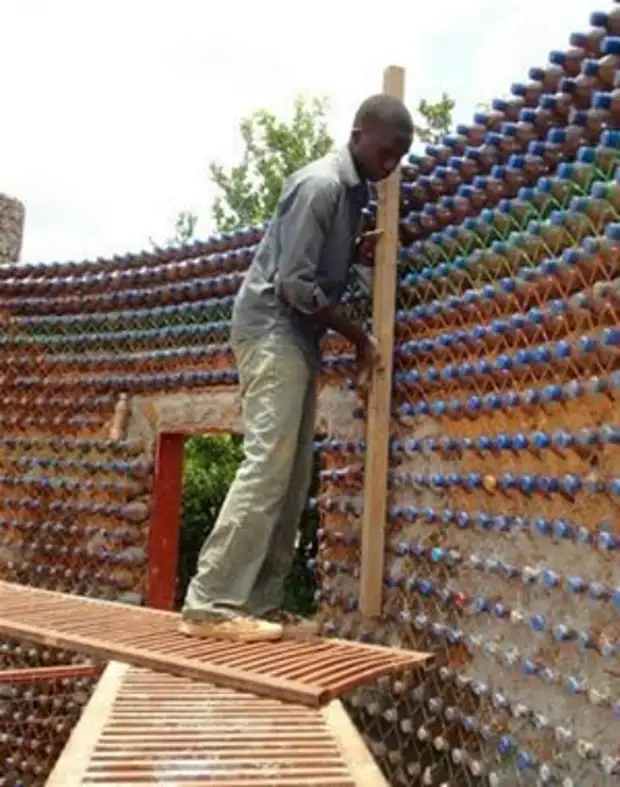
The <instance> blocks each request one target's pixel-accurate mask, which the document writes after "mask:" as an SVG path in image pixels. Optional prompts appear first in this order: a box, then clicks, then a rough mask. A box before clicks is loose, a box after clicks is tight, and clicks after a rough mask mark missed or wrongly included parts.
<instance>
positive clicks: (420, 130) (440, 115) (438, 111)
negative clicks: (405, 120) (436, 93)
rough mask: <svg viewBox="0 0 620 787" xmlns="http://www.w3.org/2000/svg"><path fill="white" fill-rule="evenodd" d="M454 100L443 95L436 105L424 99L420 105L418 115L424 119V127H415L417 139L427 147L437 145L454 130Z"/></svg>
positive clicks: (445, 94)
mask: <svg viewBox="0 0 620 787" xmlns="http://www.w3.org/2000/svg"><path fill="white" fill-rule="evenodd" d="M454 106H455V104H454V100H453V99H451V98H450V97H449V96H448V94H447V93H443V94H442V96H441V98H440V99H439V101H436V102H435V103H434V104H431V103H429V102H428V101H425V100H424V99H422V101H420V103H419V104H418V113H419V114H420V115H422V117H423V118H424V125H423V126H420V125H417V124H416V125H415V137H416V140H418V141H419V142H423V143H424V144H425V145H428V144H431V145H433V144H434V145H436V144H438V143H439V142H441V138H442V137H443V136H444V135H445V134H448V133H449V132H450V130H451V129H452V112H453V110H454Z"/></svg>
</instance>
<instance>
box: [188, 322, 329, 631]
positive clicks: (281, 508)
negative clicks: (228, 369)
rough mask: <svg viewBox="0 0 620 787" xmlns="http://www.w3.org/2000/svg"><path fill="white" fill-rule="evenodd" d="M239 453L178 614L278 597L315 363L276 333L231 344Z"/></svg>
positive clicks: (308, 468) (300, 489)
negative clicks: (238, 407) (236, 389)
mask: <svg viewBox="0 0 620 787" xmlns="http://www.w3.org/2000/svg"><path fill="white" fill-rule="evenodd" d="M234 353H235V358H236V361H237V369H238V373H239V386H240V392H241V406H242V420H243V426H244V433H245V438H244V451H245V459H244V460H243V462H242V463H241V465H240V467H239V470H238V472H237V475H236V476H235V479H234V481H233V483H232V484H231V487H230V489H229V491H228V495H227V497H226V500H225V501H224V504H223V506H222V509H221V511H220V514H219V517H218V519H217V522H216V524H215V526H214V528H213V530H212V532H211V534H210V535H209V536H208V538H207V539H206V541H205V543H204V545H203V547H202V549H201V552H200V556H199V558H198V567H197V571H196V574H195V576H194V577H193V579H192V581H191V583H190V585H189V588H188V591H187V595H186V597H185V604H184V607H183V616H184V617H186V618H191V619H198V620H220V619H223V618H227V617H234V616H235V615H237V614H239V613H244V614H250V615H254V616H257V617H259V616H262V615H264V614H265V613H267V612H271V611H273V610H276V609H278V608H279V607H280V606H281V603H282V597H283V585H284V580H285V579H286V576H287V574H288V572H289V570H290V568H291V564H292V560H293V556H294V552H295V542H296V537H297V530H298V526H299V520H300V517H301V514H302V511H303V509H304V506H305V503H306V499H307V495H308V490H309V487H310V483H311V480H312V467H313V439H314V421H315V412H316V371H315V369H314V368H313V367H312V364H311V362H310V361H309V360H308V359H307V358H306V356H305V354H304V352H303V351H302V350H301V349H300V348H299V347H297V345H295V344H294V343H293V342H292V341H290V340H287V339H286V338H283V337H281V336H277V337H276V336H265V337H264V338H262V339H259V340H256V341H252V342H244V343H243V344H239V345H237V346H236V347H234Z"/></svg>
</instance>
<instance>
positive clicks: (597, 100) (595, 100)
mask: <svg viewBox="0 0 620 787" xmlns="http://www.w3.org/2000/svg"><path fill="white" fill-rule="evenodd" d="M611 103H612V99H611V94H610V93H603V92H599V93H595V94H594V95H593V96H592V107H593V108H594V109H611Z"/></svg>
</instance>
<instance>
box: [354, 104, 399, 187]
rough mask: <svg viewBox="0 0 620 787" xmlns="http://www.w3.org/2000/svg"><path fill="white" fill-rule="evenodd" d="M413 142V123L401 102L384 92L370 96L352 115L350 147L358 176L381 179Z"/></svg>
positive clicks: (390, 170) (374, 179)
mask: <svg viewBox="0 0 620 787" xmlns="http://www.w3.org/2000/svg"><path fill="white" fill-rule="evenodd" d="M412 141H413V120H412V119H411V115H410V114H409V110H408V109H407V107H406V106H405V105H404V104H403V102H402V101H400V99H398V98H394V97H393V96H388V95H387V94H385V93H379V94H378V95H376V96H370V98H367V99H366V101H364V103H363V104H362V105H361V106H360V108H359V109H358V110H357V112H356V114H355V119H354V121H353V128H352V129H351V139H350V147H351V153H352V154H353V158H354V159H355V163H356V164H357V166H358V168H359V170H360V174H362V175H363V176H364V177H365V178H367V179H368V180H372V181H375V182H376V181H379V180H384V178H387V177H388V175H390V174H391V173H392V172H393V171H394V170H395V169H396V167H397V166H398V164H399V163H400V160H401V159H402V157H403V156H404V155H406V153H407V152H408V151H409V148H410V147H411V143H412Z"/></svg>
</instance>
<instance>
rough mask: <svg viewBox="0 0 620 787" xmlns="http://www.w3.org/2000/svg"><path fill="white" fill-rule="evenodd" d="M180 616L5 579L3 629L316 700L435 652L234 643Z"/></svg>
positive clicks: (339, 644) (342, 644)
mask: <svg viewBox="0 0 620 787" xmlns="http://www.w3.org/2000/svg"><path fill="white" fill-rule="evenodd" d="M178 622H179V616H178V615H176V614H173V613H170V612H160V611H159V610H152V609H144V608H138V607H130V606H127V605H125V604H115V603H111V602H106V601H95V600H93V599H86V598H79V597H76V596H67V595H63V594H61V593H54V592H51V591H47V590H37V589H35V588H30V587H25V586H23V585H14V584H10V583H8V582H0V635H5V636H10V637H18V638H22V639H25V640H27V641H29V642H35V643H41V644H44V645H48V646H53V647H61V648H71V649H74V650H76V651H79V652H82V653H86V654H88V655H91V656H96V657H99V658H103V659H109V660H114V661H123V662H126V663H128V664H133V665H135V666H138V667H147V668H149V669H154V670H157V671H160V672H167V673H170V674H172V675H180V676H182V677H187V678H194V679H198V680H204V681H207V682H209V683H213V684H214V685H218V686H225V687H228V688H232V689H237V690H239V691H247V692H252V693H254V694H258V695H262V696H268V697H275V698H278V699H281V700H287V701H289V702H298V703H301V704H303V705H309V706H317V705H322V704H323V703H326V702H328V701H329V700H332V699H334V698H336V697H339V696H342V695H343V694H345V693H346V692H348V691H351V690H352V689H354V688H356V687H357V686H360V685H362V684H364V683H369V682H372V681H374V680H376V679H377V678H380V677H382V676H384V675H389V674H391V673H394V672H399V671H401V670H409V669H413V668H416V667H419V666H421V665H422V664H424V663H425V662H426V661H427V660H428V659H429V658H430V656H429V654H423V653H416V652H414V651H400V650H393V649H391V648H383V647H377V646H374V645H366V644H362V643H358V642H349V641H345V640H335V639H321V638H318V637H317V638H314V639H313V640H309V641H305V642H300V641H298V642H293V641H283V642H270V643H265V642H261V643H255V644H248V643H233V642H223V641H215V640H197V639H191V638H189V637H185V636H183V635H182V634H180V633H178V631H177V625H178Z"/></svg>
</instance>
